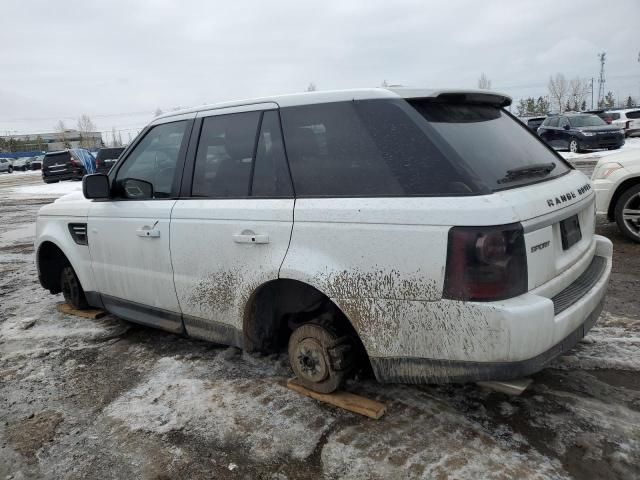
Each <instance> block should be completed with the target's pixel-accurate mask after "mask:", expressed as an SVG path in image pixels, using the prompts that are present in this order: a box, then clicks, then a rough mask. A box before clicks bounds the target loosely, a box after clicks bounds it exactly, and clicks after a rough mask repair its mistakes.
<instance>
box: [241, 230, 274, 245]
mask: <svg viewBox="0 0 640 480" xmlns="http://www.w3.org/2000/svg"><path fill="white" fill-rule="evenodd" d="M233 241H234V242H236V243H269V235H256V234H255V233H253V232H251V233H248V232H242V233H238V234H236V235H234V236H233Z"/></svg>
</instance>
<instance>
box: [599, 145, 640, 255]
mask: <svg viewBox="0 0 640 480" xmlns="http://www.w3.org/2000/svg"><path fill="white" fill-rule="evenodd" d="M591 180H592V181H593V186H594V189H595V191H596V210H597V212H598V213H599V214H601V215H606V216H607V218H608V219H609V221H611V222H613V221H615V222H616V223H617V224H618V227H619V228H620V231H621V232H622V233H624V235H625V236H626V237H627V238H629V239H631V240H633V241H634V242H639V243H640V151H636V150H629V151H626V152H618V153H614V154H612V155H608V156H606V157H603V158H601V159H600V160H599V161H598V163H597V164H596V166H595V168H594V170H593V174H592V176H591Z"/></svg>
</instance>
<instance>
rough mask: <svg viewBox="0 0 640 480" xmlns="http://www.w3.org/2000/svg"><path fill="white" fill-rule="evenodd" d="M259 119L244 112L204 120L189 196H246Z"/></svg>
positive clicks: (256, 113) (255, 115)
mask: <svg viewBox="0 0 640 480" xmlns="http://www.w3.org/2000/svg"><path fill="white" fill-rule="evenodd" d="M260 115H261V112H244V113H232V114H229V115H217V116H213V117H207V118H205V119H204V122H203V124H202V133H201V135H200V142H199V144H198V152H197V154H196V164H195V171H194V174H193V185H192V189H191V194H192V195H193V196H195V197H209V198H245V197H247V196H248V195H249V183H250V180H251V169H252V167H253V156H254V147H255V143H256V133H257V131H258V122H259V120H260Z"/></svg>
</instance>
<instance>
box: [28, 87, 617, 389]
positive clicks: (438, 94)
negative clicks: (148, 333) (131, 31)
mask: <svg viewBox="0 0 640 480" xmlns="http://www.w3.org/2000/svg"><path fill="white" fill-rule="evenodd" d="M510 103H511V99H510V98H509V97H507V96H505V95H501V94H497V93H491V92H487V91H442V90H440V91H434V90H417V89H416V90H413V89H366V90H351V91H336V92H313V93H304V94H296V95H289V96H280V97H272V98H264V99H256V100H247V101H241V102H231V103H225V104H220V105H214V106H207V107H199V108H197V109H192V110H187V111H183V112H179V113H172V114H169V115H165V116H162V117H158V118H157V119H155V120H154V121H153V122H152V123H151V124H150V125H149V126H148V127H147V128H146V129H145V130H144V131H143V132H142V133H141V134H140V135H139V136H138V138H137V139H136V140H135V141H134V142H133V143H132V144H131V145H130V146H129V147H128V148H127V150H126V151H125V152H123V154H122V155H121V157H120V159H119V160H118V163H117V164H116V165H115V166H114V167H113V168H112V169H111V171H110V172H109V175H108V176H107V175H104V174H95V175H89V176H86V177H85V178H84V180H83V190H84V197H86V198H82V197H81V196H79V195H76V196H74V194H71V196H67V197H63V198H61V199H60V200H58V201H57V202H55V203H53V204H51V205H47V206H45V207H43V208H42V209H41V210H40V213H39V215H38V220H37V238H36V244H35V247H36V252H37V264H38V271H39V277H40V282H41V283H42V285H43V287H44V288H47V289H49V290H50V291H51V292H52V293H57V292H60V291H63V292H64V296H65V298H66V299H67V301H68V302H71V303H72V304H74V305H75V306H76V307H83V306H86V305H92V306H96V307H102V308H106V309H107V310H108V311H110V312H112V313H113V314H115V315H118V316H119V317H122V318H124V319H127V320H131V321H134V322H139V323H142V324H145V325H152V326H155V327H159V328H163V329H165V330H169V331H172V332H176V333H185V334H187V335H189V336H192V337H196V338H202V339H206V340H210V341H213V342H216V343H221V344H228V345H235V346H237V347H242V348H244V349H247V350H258V351H263V352H274V351H282V350H285V349H288V354H289V359H290V362H291V366H292V368H293V370H294V372H295V374H296V375H297V377H298V379H299V381H300V382H301V383H302V384H304V385H306V386H307V387H309V388H312V389H314V390H316V391H321V392H329V391H332V390H334V389H336V388H338V387H339V385H340V383H341V381H342V380H343V378H344V377H345V376H346V375H347V374H348V373H349V372H350V371H351V370H353V369H354V367H355V365H356V363H357V361H358V360H359V359H361V358H362V359H364V360H367V359H368V361H369V362H370V364H371V367H372V368H373V372H374V373H375V376H376V378H377V379H378V380H379V381H381V382H462V381H479V380H506V379H513V378H519V377H522V376H525V375H528V374H530V373H532V372H535V371H538V370H540V369H541V368H542V367H543V366H544V365H545V363H546V362H548V361H549V360H550V359H552V358H553V357H555V356H557V355H559V354H560V353H561V352H563V351H565V350H567V349H568V348H570V347H572V346H573V345H574V344H575V343H576V342H577V341H578V340H579V339H580V338H581V337H583V336H584V335H585V334H586V332H587V331H588V330H589V329H590V328H591V326H592V325H593V324H594V323H595V321H596V319H597V318H598V315H599V313H600V311H601V308H602V303H603V299H604V296H605V291H606V288H607V284H608V281H609V275H610V271H611V256H612V245H611V242H609V241H608V240H607V239H605V238H602V237H599V236H597V235H594V223H595V222H594V219H595V215H594V212H595V208H594V206H595V195H594V192H593V190H592V188H591V184H590V183H589V180H588V179H587V178H586V177H585V176H584V175H583V174H582V173H580V172H578V171H576V170H574V169H573V168H572V167H571V166H570V165H569V164H567V163H566V162H565V161H564V160H563V159H562V158H561V157H560V156H558V155H557V154H556V153H555V152H554V151H553V150H551V149H550V148H549V147H547V146H546V145H545V144H544V143H543V142H542V141H541V140H540V139H539V138H538V137H537V136H536V135H535V134H533V133H532V132H530V131H529V130H528V129H527V127H526V126H524V125H522V123H520V122H519V121H518V120H517V119H515V117H513V116H511V115H510V114H509V113H508V112H507V111H505V110H504V108H503V107H505V106H507V105H509V104H510Z"/></svg>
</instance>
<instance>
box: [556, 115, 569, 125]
mask: <svg viewBox="0 0 640 480" xmlns="http://www.w3.org/2000/svg"><path fill="white" fill-rule="evenodd" d="M567 125H569V120H567V117H562V118H561V119H560V121H559V122H558V126H559V127H560V128H564V127H565V126H567Z"/></svg>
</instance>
